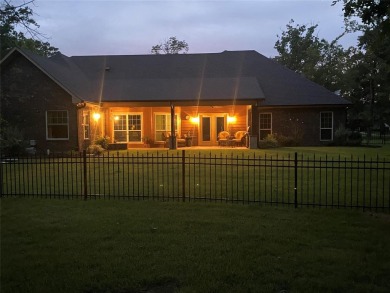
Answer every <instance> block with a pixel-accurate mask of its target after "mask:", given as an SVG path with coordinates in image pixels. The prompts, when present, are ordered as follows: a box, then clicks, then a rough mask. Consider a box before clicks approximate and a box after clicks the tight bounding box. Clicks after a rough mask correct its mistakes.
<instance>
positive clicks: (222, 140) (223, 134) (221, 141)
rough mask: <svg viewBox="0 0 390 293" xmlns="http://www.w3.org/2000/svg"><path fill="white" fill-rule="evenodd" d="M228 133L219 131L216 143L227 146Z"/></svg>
mask: <svg viewBox="0 0 390 293" xmlns="http://www.w3.org/2000/svg"><path fill="white" fill-rule="evenodd" d="M229 138H230V133H229V132H228V131H221V132H220V133H218V145H219V146H227V145H228V143H229Z"/></svg>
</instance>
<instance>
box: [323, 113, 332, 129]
mask: <svg viewBox="0 0 390 293" xmlns="http://www.w3.org/2000/svg"><path fill="white" fill-rule="evenodd" d="M332 120H333V119H332V113H326V112H325V113H321V128H332V127H333V125H332Z"/></svg>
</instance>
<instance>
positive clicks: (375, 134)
mask: <svg viewBox="0 0 390 293" xmlns="http://www.w3.org/2000/svg"><path fill="white" fill-rule="evenodd" d="M361 135H362V144H363V145H365V144H367V145H381V144H386V143H387V144H389V143H390V133H389V131H388V130H387V129H386V130H384V131H367V132H361Z"/></svg>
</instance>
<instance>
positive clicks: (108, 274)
mask: <svg viewBox="0 0 390 293" xmlns="http://www.w3.org/2000/svg"><path fill="white" fill-rule="evenodd" d="M1 224H2V226H1V290H0V291H1V292H2V293H8V292H12V293H15V292H40V293H41V292H42V293H44V292H98V293H99V292H116V293H119V292H120V293H124V292H389V291H390V282H389V278H388V276H389V268H390V250H389V247H388V243H389V242H390V233H388V231H390V218H389V216H388V215H384V214H369V213H362V212H356V211H350V210H335V209H306V208H305V209H291V208H280V207H279V208H275V207H261V206H254V205H235V204H232V205H227V204H211V205H210V204H200V203H177V202H151V201H108V200H97V201H93V200H90V201H79V200H69V201H68V200H45V199H26V198H6V199H2V200H1Z"/></svg>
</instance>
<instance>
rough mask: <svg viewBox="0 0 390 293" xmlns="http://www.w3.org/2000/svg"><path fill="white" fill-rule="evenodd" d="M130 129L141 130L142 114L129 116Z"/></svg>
mask: <svg viewBox="0 0 390 293" xmlns="http://www.w3.org/2000/svg"><path fill="white" fill-rule="evenodd" d="M128 123H129V130H141V115H129V116H128Z"/></svg>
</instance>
